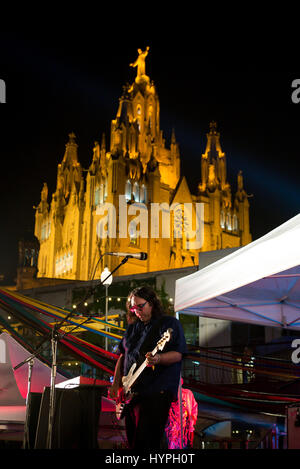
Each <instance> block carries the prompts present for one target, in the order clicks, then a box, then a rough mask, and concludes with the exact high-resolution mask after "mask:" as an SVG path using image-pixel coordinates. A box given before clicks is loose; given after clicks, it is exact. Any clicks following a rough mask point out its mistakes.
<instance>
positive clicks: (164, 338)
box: [157, 329, 173, 350]
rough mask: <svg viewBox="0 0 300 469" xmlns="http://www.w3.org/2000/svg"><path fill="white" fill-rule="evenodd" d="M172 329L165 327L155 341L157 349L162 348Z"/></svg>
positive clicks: (169, 337) (168, 339)
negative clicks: (164, 330)
mask: <svg viewBox="0 0 300 469" xmlns="http://www.w3.org/2000/svg"><path fill="white" fill-rule="evenodd" d="M172 332H173V329H167V330H166V332H164V333H163V335H162V336H161V338H160V339H159V341H158V342H157V349H158V350H163V348H164V346H165V345H166V343H167V342H169V341H170V339H171V335H172Z"/></svg>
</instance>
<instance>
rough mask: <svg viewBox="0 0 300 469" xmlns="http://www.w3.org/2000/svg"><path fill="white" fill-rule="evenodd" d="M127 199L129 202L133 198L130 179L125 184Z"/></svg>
mask: <svg viewBox="0 0 300 469" xmlns="http://www.w3.org/2000/svg"><path fill="white" fill-rule="evenodd" d="M125 199H126V201H127V202H128V201H129V200H131V182H130V180H129V179H128V180H127V181H126V184H125Z"/></svg>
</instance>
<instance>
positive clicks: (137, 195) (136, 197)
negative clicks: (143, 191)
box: [133, 182, 140, 202]
mask: <svg viewBox="0 0 300 469" xmlns="http://www.w3.org/2000/svg"><path fill="white" fill-rule="evenodd" d="M133 196H134V201H135V202H139V201H140V186H139V185H138V183H137V182H135V183H134V185H133Z"/></svg>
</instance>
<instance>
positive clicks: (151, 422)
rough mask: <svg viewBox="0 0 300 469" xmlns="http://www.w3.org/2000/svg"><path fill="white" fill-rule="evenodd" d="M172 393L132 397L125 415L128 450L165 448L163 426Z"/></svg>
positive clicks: (165, 392) (165, 421) (164, 392)
mask: <svg viewBox="0 0 300 469" xmlns="http://www.w3.org/2000/svg"><path fill="white" fill-rule="evenodd" d="M172 400H173V395H172V393H170V392H168V391H163V392H160V393H156V394H152V395H150V396H147V397H145V396H134V397H133V399H132V400H131V402H130V403H129V404H128V406H127V408H126V413H125V426H126V435H127V441H128V445H129V448H130V449H139V450H148V449H163V448H167V446H166V444H165V443H164V438H165V426H166V423H167V419H168V415H169V410H170V406H171V403H172Z"/></svg>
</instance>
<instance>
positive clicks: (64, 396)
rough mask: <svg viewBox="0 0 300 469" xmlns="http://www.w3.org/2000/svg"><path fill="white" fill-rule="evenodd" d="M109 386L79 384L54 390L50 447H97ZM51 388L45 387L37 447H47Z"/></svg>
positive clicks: (36, 441) (37, 433)
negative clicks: (100, 422)
mask: <svg viewBox="0 0 300 469" xmlns="http://www.w3.org/2000/svg"><path fill="white" fill-rule="evenodd" d="M105 389H106V387H100V386H79V387H77V388H73V389H59V388H56V389H55V409H54V419H53V430H52V445H51V449H57V448H61V449H97V448H98V442H97V435H98V423H99V417H100V412H101V396H102V394H103V392H104V390H105ZM49 397H50V388H49V387H47V388H45V390H44V392H43V397H42V401H41V406H40V412H39V419H38V425H37V432H36V439H35V446H34V447H35V449H45V448H47V435H48V421H49V400H50V399H49Z"/></svg>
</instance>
